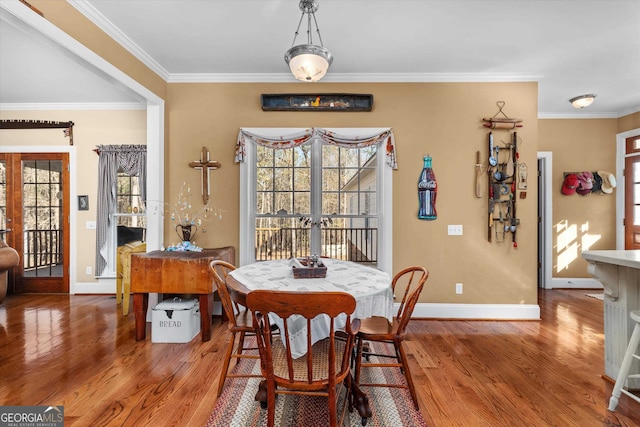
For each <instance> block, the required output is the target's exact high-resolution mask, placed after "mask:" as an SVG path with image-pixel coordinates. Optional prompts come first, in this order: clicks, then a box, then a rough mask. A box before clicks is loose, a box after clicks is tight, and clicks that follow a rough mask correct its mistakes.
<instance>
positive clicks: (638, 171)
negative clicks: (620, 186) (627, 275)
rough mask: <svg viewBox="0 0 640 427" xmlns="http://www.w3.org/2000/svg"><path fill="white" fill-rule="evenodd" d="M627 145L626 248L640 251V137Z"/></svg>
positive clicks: (627, 141) (628, 141) (633, 137)
mask: <svg viewBox="0 0 640 427" xmlns="http://www.w3.org/2000/svg"><path fill="white" fill-rule="evenodd" d="M625 142H626V144H625V153H626V156H625V162H624V163H625V165H624V177H625V186H624V188H625V195H624V205H625V215H624V247H625V249H627V250H631V249H640V135H638V136H632V137H630V138H627V139H626V141H625Z"/></svg>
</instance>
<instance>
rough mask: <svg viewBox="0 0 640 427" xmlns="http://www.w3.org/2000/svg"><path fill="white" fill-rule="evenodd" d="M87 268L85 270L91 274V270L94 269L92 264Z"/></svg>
mask: <svg viewBox="0 0 640 427" xmlns="http://www.w3.org/2000/svg"><path fill="white" fill-rule="evenodd" d="M85 268H86V270H85V271H86V272H87V274H91V270H92V268H91V266H90V265H87V266H86V267H85Z"/></svg>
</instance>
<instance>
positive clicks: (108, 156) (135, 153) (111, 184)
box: [96, 145, 147, 276]
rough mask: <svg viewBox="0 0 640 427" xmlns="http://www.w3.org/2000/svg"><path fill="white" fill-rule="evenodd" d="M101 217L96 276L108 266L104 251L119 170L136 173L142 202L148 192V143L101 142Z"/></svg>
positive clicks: (98, 229)
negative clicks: (103, 143) (116, 143)
mask: <svg viewBox="0 0 640 427" xmlns="http://www.w3.org/2000/svg"><path fill="white" fill-rule="evenodd" d="M97 149H98V153H99V155H100V160H99V162H98V204H97V210H98V217H97V224H96V227H97V230H96V231H97V233H96V275H98V276H99V275H101V274H102V273H103V272H104V269H105V267H106V266H107V258H106V256H105V253H104V250H105V247H106V245H107V241H108V237H109V232H110V228H111V226H112V224H111V221H112V220H113V218H112V216H111V214H113V213H115V212H116V185H117V182H118V170H122V171H123V172H124V173H126V174H128V175H132V176H134V175H137V176H138V178H139V182H140V193H141V196H142V201H143V202H146V199H147V197H146V193H147V185H146V182H147V146H146V145H98V146H97Z"/></svg>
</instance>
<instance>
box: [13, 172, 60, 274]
mask: <svg viewBox="0 0 640 427" xmlns="http://www.w3.org/2000/svg"><path fill="white" fill-rule="evenodd" d="M22 182H23V185H22V212H23V233H24V234H23V239H24V251H23V258H24V276H25V277H61V276H62V273H63V272H62V263H63V259H62V224H63V221H62V219H63V210H62V161H60V160H38V161H23V162H22Z"/></svg>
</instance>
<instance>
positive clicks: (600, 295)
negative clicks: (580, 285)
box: [585, 294, 604, 301]
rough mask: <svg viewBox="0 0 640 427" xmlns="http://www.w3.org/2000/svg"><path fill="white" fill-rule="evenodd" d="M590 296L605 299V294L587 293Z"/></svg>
mask: <svg viewBox="0 0 640 427" xmlns="http://www.w3.org/2000/svg"><path fill="white" fill-rule="evenodd" d="M585 295H586V296H588V297H591V298H595V299H599V300H600V301H604V294H585Z"/></svg>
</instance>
